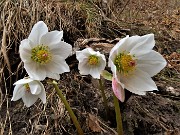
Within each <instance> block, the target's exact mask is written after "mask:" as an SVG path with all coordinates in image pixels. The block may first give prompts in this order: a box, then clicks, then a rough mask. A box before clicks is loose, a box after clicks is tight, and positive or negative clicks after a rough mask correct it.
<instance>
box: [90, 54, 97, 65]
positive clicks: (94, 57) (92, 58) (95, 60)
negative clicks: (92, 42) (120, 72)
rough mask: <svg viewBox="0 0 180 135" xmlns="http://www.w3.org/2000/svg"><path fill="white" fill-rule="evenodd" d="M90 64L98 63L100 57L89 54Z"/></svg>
mask: <svg viewBox="0 0 180 135" xmlns="http://www.w3.org/2000/svg"><path fill="white" fill-rule="evenodd" d="M88 63H89V65H97V64H98V63H99V58H98V57H97V56H95V55H91V56H89V60H88Z"/></svg>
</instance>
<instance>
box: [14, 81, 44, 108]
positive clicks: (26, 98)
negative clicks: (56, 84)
mask: <svg viewBox="0 0 180 135" xmlns="http://www.w3.org/2000/svg"><path fill="white" fill-rule="evenodd" d="M14 85H16V86H15V87H14V91H13V97H12V99H11V100H12V101H17V100H19V99H20V98H22V100H23V102H24V104H25V105H26V106H27V107H30V106H31V105H33V104H34V103H35V102H36V100H37V99H38V98H40V99H41V100H42V102H43V103H44V104H45V103H46V92H45V89H44V86H43V84H42V83H41V82H40V81H36V80H33V79H31V78H24V79H21V80H18V81H17V82H15V83H14Z"/></svg>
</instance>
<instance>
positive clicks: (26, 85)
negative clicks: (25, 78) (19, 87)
mask: <svg viewBox="0 0 180 135" xmlns="http://www.w3.org/2000/svg"><path fill="white" fill-rule="evenodd" d="M24 87H25V89H26V91H27V92H30V87H29V84H28V83H26V84H24Z"/></svg>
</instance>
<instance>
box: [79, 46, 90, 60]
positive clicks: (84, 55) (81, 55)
mask: <svg viewBox="0 0 180 135" xmlns="http://www.w3.org/2000/svg"><path fill="white" fill-rule="evenodd" d="M90 55H91V54H90V53H89V49H88V48H86V49H84V50H82V51H76V58H77V60H78V61H79V62H82V61H84V59H85V58H88V57H89V56H90Z"/></svg>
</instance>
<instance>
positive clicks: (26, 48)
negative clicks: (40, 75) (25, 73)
mask: <svg viewBox="0 0 180 135" xmlns="http://www.w3.org/2000/svg"><path fill="white" fill-rule="evenodd" d="M19 53H20V57H21V60H22V61H23V62H29V61H31V47H30V45H29V40H28V39H24V40H22V41H21V44H20V46H19Z"/></svg>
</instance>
